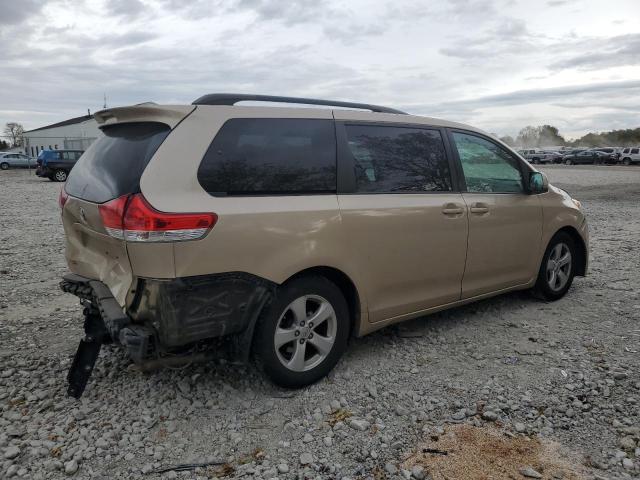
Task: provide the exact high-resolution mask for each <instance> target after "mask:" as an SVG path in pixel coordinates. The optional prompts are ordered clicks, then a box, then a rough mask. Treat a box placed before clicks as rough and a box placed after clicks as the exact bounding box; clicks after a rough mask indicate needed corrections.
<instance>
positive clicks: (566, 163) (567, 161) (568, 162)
mask: <svg viewBox="0 0 640 480" xmlns="http://www.w3.org/2000/svg"><path fill="white" fill-rule="evenodd" d="M564 164H565V165H573V160H571V159H570V158H567V159H566V160H565V161H564Z"/></svg>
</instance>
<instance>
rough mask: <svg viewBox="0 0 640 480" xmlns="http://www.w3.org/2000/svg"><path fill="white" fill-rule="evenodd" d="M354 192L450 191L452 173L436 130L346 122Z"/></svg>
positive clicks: (440, 137)
mask: <svg viewBox="0 0 640 480" xmlns="http://www.w3.org/2000/svg"><path fill="white" fill-rule="evenodd" d="M345 128H346V131H347V140H348V143H349V150H350V151H351V154H352V155H353V158H354V161H355V174H356V191H357V192H378V193H380V192H412V193H420V192H434V191H450V190H451V174H450V172H449V163H448V162H447V157H446V154H445V150H444V142H443V140H442V136H441V135H440V132H439V131H438V130H429V129H422V128H406V127H392V126H381V125H346V127H345Z"/></svg>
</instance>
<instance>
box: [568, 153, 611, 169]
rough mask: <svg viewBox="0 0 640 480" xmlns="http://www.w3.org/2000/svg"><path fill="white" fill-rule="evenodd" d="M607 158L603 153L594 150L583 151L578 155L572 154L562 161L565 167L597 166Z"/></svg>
mask: <svg viewBox="0 0 640 480" xmlns="http://www.w3.org/2000/svg"><path fill="white" fill-rule="evenodd" d="M604 156H606V154H603V153H602V152H596V151H594V150H582V151H578V152H576V153H571V154H568V155H565V156H564V157H562V161H563V162H564V164H565V165H585V164H590V165H593V164H596V163H600V161H601V160H602V159H603V158H604Z"/></svg>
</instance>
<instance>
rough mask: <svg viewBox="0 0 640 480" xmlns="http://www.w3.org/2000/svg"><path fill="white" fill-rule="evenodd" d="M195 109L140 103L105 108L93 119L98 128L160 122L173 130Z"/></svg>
mask: <svg viewBox="0 0 640 480" xmlns="http://www.w3.org/2000/svg"><path fill="white" fill-rule="evenodd" d="M195 109H196V107H195V106H193V105H157V104H155V103H142V104H140V105H132V106H129V107H116V108H107V109H105V110H100V111H99V112H96V113H94V114H93V117H94V118H95V119H96V122H98V128H102V127H106V126H108V125H115V124H118V123H132V122H160V123H164V124H166V125H169V127H171V128H173V127H175V126H176V125H177V124H178V123H180V121H181V120H182V119H183V118H185V117H186V116H187V115H189V114H190V113H191V112H193V111H194V110H195Z"/></svg>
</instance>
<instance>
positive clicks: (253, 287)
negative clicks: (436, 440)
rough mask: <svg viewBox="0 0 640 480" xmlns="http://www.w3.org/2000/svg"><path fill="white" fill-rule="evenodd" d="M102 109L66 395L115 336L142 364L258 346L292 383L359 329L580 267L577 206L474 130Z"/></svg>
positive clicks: (78, 264) (567, 274) (386, 115)
mask: <svg viewBox="0 0 640 480" xmlns="http://www.w3.org/2000/svg"><path fill="white" fill-rule="evenodd" d="M243 101H252V102H253V103H254V104H255V103H258V102H260V101H267V102H270V103H269V104H268V106H246V105H238V104H239V103H241V102H243ZM276 102H277V103H279V106H274V103H276ZM292 104H296V105H292ZM301 104H309V105H322V106H324V107H325V108H303V107H300V105H301ZM326 107H329V108H326ZM331 107H333V108H331ZM95 118H96V120H97V122H98V124H99V126H100V128H101V130H102V132H103V133H104V136H102V137H100V138H99V139H98V140H96V141H95V142H94V143H93V144H92V145H91V147H90V148H89V149H88V150H87V151H86V152H85V153H84V155H82V157H81V158H80V160H79V161H78V163H77V164H76V166H75V168H74V169H73V170H72V171H71V173H70V175H69V178H68V180H67V182H66V184H65V185H64V188H63V190H62V192H61V194H60V205H61V207H62V221H63V224H64V230H65V233H66V258H67V262H68V265H69V270H70V271H71V273H70V274H68V275H66V276H65V277H64V279H63V281H62V284H61V286H62V288H63V290H65V291H68V292H70V293H73V294H75V295H77V296H79V297H80V298H81V299H82V303H83V305H84V307H85V308H84V315H85V331H86V336H85V338H83V340H82V341H81V342H80V346H79V348H78V351H77V353H76V357H75V359H74V362H73V365H72V367H71V369H70V372H69V382H70V385H69V393H70V394H71V395H74V396H80V395H81V394H82V391H83V390H84V388H85V385H86V383H87V380H88V378H89V375H90V373H91V369H92V368H93V365H94V363H95V360H96V358H97V355H98V352H99V350H100V346H101V344H102V343H105V342H116V343H119V344H121V345H122V346H123V347H124V348H126V349H127V351H128V353H129V355H130V357H131V358H132V360H133V361H134V362H136V363H138V364H140V365H142V366H156V365H177V364H180V363H181V362H191V361H193V360H196V359H197V360H203V359H208V358H214V357H215V356H217V355H219V354H222V353H223V352H224V355H229V354H231V355H234V356H235V357H236V358H240V359H243V360H247V359H250V358H252V359H254V361H255V364H256V365H257V366H258V367H259V368H260V369H261V370H262V371H263V372H264V373H265V374H266V375H267V376H268V377H269V378H270V379H271V380H272V381H273V382H275V383H276V384H278V385H281V386H286V387H300V386H304V385H308V384H310V383H312V382H315V381H317V380H318V379H320V378H322V377H323V376H324V375H326V374H327V373H328V372H329V371H330V370H331V369H332V368H333V367H334V365H335V364H336V362H338V360H339V358H340V356H341V355H342V354H343V353H344V351H345V349H346V347H347V342H348V339H349V337H350V336H361V335H365V334H367V333H370V332H373V331H374V330H377V329H379V328H382V327H384V326H386V325H390V324H392V323H396V322H400V321H403V320H407V319H411V318H415V317H419V316H422V315H426V314H429V313H432V312H436V311H439V310H443V309H447V308H451V307H455V306H458V305H462V304H465V303H469V302H473V301H476V300H480V299H483V298H487V297H490V296H494V295H499V294H502V293H505V292H509V291H513V290H525V289H529V290H532V291H533V292H534V293H535V295H536V296H537V297H539V298H542V299H544V300H547V301H553V300H557V299H559V298H561V297H562V296H563V295H565V294H566V292H567V291H568V290H569V288H570V286H571V283H572V281H573V278H574V276H576V275H578V276H583V275H585V273H586V271H587V265H588V231H587V222H586V219H585V216H584V214H583V212H582V209H581V206H580V202H578V201H577V200H574V199H572V198H571V197H570V196H569V195H568V194H567V193H566V192H564V191H563V190H561V189H559V188H556V187H553V186H552V185H549V184H548V182H547V179H546V177H545V175H544V174H543V173H540V172H538V171H537V170H536V169H535V168H534V167H532V166H531V165H529V163H528V162H526V161H524V160H523V159H522V158H521V157H520V156H519V155H518V154H517V153H515V152H514V151H513V150H512V149H511V148H509V147H508V146H507V145H505V144H504V143H502V142H500V141H499V140H497V139H496V138H494V137H492V136H491V135H488V134H486V133H484V132H482V131H481V130H478V129H476V128H473V127H470V126H468V125H463V124H459V123H453V122H449V121H445V120H438V119H434V118H426V117H419V116H413V115H408V114H405V113H403V112H400V111H397V110H393V109H391V108H386V107H379V106H376V105H368V104H354V103H346V102H331V101H323V100H315V99H301V98H289V97H270V96H256V95H233V94H210V95H205V96H203V97H201V98H199V99H198V100H196V101H195V102H194V103H193V104H192V105H178V106H173V105H155V104H142V105H138V106H132V107H122V108H112V109H107V110H102V111H100V112H98V113H96V114H95Z"/></svg>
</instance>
